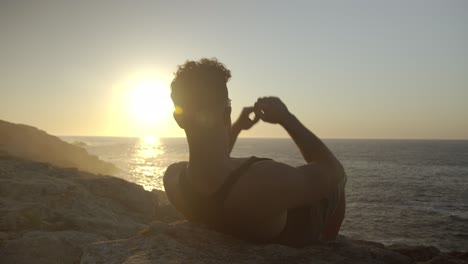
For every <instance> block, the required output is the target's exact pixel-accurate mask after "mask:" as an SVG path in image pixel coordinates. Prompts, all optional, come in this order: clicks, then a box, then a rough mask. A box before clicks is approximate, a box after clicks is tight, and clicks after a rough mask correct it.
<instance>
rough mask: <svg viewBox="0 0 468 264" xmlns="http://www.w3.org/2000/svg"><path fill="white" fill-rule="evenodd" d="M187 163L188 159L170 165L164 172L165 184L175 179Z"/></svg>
mask: <svg viewBox="0 0 468 264" xmlns="http://www.w3.org/2000/svg"><path fill="white" fill-rule="evenodd" d="M187 164H188V162H187V161H179V162H176V163H172V164H171V165H169V166H168V167H167V169H166V172H164V176H163V182H164V185H166V184H168V183H169V182H171V180H173V179H175V178H176V177H177V176H178V175H179V174H180V172H181V171H182V170H183V169H185V168H186V167H187Z"/></svg>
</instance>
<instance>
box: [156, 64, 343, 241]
mask: <svg viewBox="0 0 468 264" xmlns="http://www.w3.org/2000/svg"><path fill="white" fill-rule="evenodd" d="M230 77H231V73H230V71H229V70H228V69H226V68H225V67H224V65H223V64H221V63H219V62H218V61H217V60H215V59H214V60H209V59H202V60H200V61H187V62H186V63H185V64H183V65H181V66H179V68H178V70H177V72H176V74H175V78H174V80H173V81H172V84H171V97H172V100H173V102H174V105H175V111H174V118H175V120H176V122H177V124H178V125H179V126H180V127H181V128H182V129H184V130H185V133H186V136H187V141H188V145H189V161H188V162H187V161H183V162H179V163H174V164H172V165H170V166H169V167H168V168H167V171H166V173H165V175H164V187H165V189H166V193H167V196H168V198H169V200H170V201H171V203H172V204H173V205H174V206H175V208H176V209H177V210H179V211H180V212H181V213H182V214H183V215H184V216H185V217H186V218H187V219H188V220H189V221H193V222H196V223H201V224H205V225H208V226H209V227H211V228H213V229H215V230H218V231H220V232H224V233H228V234H231V235H234V236H236V237H239V238H243V239H247V240H250V241H258V242H275V243H281V244H286V245H292V246H302V245H306V244H309V243H312V242H314V241H318V240H333V239H335V238H336V236H337V234H338V231H339V229H340V227H341V223H342V221H343V218H344V213H345V196H344V188H345V184H346V174H345V172H344V169H343V167H342V165H341V164H340V162H339V161H338V160H337V159H336V157H335V156H334V155H333V153H332V152H331V151H330V150H329V149H328V148H327V147H326V146H325V144H324V143H323V142H322V141H321V140H320V139H319V138H317V137H316V136H315V135H314V134H313V133H311V132H310V131H309V130H308V129H307V128H306V127H304V126H303V125H302V124H301V122H300V121H299V120H298V119H297V118H296V117H295V116H294V115H293V114H291V113H290V112H289V111H288V108H287V107H286V106H285V104H284V103H283V102H282V101H281V100H280V99H278V98H276V97H263V98H259V99H258V100H257V102H256V103H255V105H254V106H253V107H246V108H244V109H243V111H242V113H241V115H240V117H239V119H238V120H237V121H236V122H235V123H234V124H232V125H231V117H230V115H231V105H230V100H229V97H228V90H227V86H226V83H227V82H228V80H229V79H230ZM252 112H254V113H255V118H254V120H251V119H250V118H249V114H251V113H252ZM258 120H262V121H264V122H268V123H272V124H279V125H281V126H282V127H283V128H284V129H286V131H287V132H288V133H289V135H290V136H291V138H292V139H293V140H294V142H295V143H296V145H297V146H298V148H299V149H300V150H301V153H302V155H303V157H304V159H305V161H306V164H305V165H303V166H299V167H292V166H290V165H287V164H284V163H280V162H276V161H274V160H271V159H268V158H259V157H245V158H231V157H230V155H229V154H230V151H231V149H232V146H233V144H234V142H235V141H236V138H237V136H238V135H239V133H240V132H241V131H242V130H246V129H250V128H251V127H252V126H253V125H254V124H255V123H256V122H257V121H258Z"/></svg>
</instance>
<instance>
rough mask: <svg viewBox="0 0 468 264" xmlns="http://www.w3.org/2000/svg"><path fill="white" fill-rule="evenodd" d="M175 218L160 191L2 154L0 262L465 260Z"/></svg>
mask: <svg viewBox="0 0 468 264" xmlns="http://www.w3.org/2000/svg"><path fill="white" fill-rule="evenodd" d="M179 219H181V215H180V214H179V213H177V211H176V210H175V209H174V208H173V207H172V206H171V205H170V204H169V203H168V201H167V198H166V197H165V194H164V192H162V191H152V192H148V191H145V190H144V189H143V188H142V187H141V186H139V185H136V184H133V183H129V182H126V181H124V180H122V179H118V178H115V177H111V176H97V175H93V174H90V173H86V172H81V171H78V170H76V169H63V168H58V167H55V166H52V165H49V164H45V163H38V162H33V161H27V160H23V159H19V158H14V157H10V156H2V155H0V263H19V264H21V263H468V262H467V259H468V257H467V256H468V253H461V252H452V253H440V252H439V251H438V250H437V249H435V248H433V247H414V246H405V245H394V246H389V247H386V246H384V245H383V244H380V243H375V242H369V241H360V240H352V239H349V238H346V237H340V238H339V239H338V240H337V241H336V242H333V243H328V244H318V245H313V246H308V247H305V248H300V249H298V248H290V247H286V246H283V245H277V244H269V245H260V244H252V243H248V242H245V241H241V240H238V239H235V238H232V237H229V236H227V235H223V234H220V233H217V232H214V231H211V230H208V229H206V228H204V227H203V226H197V225H194V224H190V223H188V222H185V221H177V220H179Z"/></svg>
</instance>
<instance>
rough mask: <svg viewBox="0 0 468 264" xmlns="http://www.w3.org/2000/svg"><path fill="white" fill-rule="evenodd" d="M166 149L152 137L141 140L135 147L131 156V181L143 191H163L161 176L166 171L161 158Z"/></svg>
mask: <svg viewBox="0 0 468 264" xmlns="http://www.w3.org/2000/svg"><path fill="white" fill-rule="evenodd" d="M165 152H166V147H165V146H164V144H162V143H161V141H160V139H159V138H157V137H154V136H147V137H143V138H141V139H140V140H139V141H138V143H137V144H136V146H135V151H134V152H133V156H132V161H131V162H132V166H131V169H130V174H131V176H132V177H133V181H134V182H136V183H138V184H140V185H142V186H143V188H145V190H148V191H151V190H152V189H162V190H163V189H164V186H163V182H162V175H163V174H164V171H165V170H166V166H164V164H163V162H162V159H161V158H162V156H163V154H164V153H165Z"/></svg>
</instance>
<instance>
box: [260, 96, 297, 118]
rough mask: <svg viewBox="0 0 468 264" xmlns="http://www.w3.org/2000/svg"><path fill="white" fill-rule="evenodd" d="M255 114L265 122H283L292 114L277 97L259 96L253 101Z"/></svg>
mask: <svg viewBox="0 0 468 264" xmlns="http://www.w3.org/2000/svg"><path fill="white" fill-rule="evenodd" d="M254 108H255V114H256V116H258V117H260V119H262V120H263V121H265V122H268V123H272V124H284V122H286V121H287V120H288V119H289V118H291V116H292V114H291V113H290V112H289V110H288V108H287V107H286V105H285V104H284V103H283V102H282V101H281V100H280V99H279V98H278V97H261V98H258V100H257V102H256V103H255V106H254Z"/></svg>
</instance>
